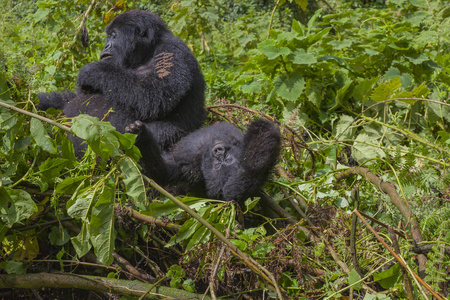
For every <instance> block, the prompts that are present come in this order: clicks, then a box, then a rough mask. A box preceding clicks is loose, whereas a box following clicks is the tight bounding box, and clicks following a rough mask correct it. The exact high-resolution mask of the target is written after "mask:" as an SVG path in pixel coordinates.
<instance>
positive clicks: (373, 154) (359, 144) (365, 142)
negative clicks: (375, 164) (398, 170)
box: [352, 133, 385, 164]
mask: <svg viewBox="0 0 450 300" xmlns="http://www.w3.org/2000/svg"><path fill="white" fill-rule="evenodd" d="M375 142H376V140H375V139H374V138H373V137H369V135H367V134H366V133H361V134H359V135H358V136H357V137H356V139H355V143H354V144H353V147H352V156H353V158H355V159H356V161H357V162H358V163H360V164H362V163H364V162H365V161H367V160H369V159H373V158H380V157H385V153H384V152H383V151H382V150H381V149H380V147H377V146H376V145H375V144H374V143H375Z"/></svg>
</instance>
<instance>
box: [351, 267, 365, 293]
mask: <svg viewBox="0 0 450 300" xmlns="http://www.w3.org/2000/svg"><path fill="white" fill-rule="evenodd" d="M360 280H361V276H360V275H359V274H358V272H356V270H355V269H352V270H351V271H350V273H349V274H348V284H349V285H352V287H353V289H355V290H357V291H359V290H360V289H361V288H362V282H359V283H357V284H355V285H353V284H354V283H356V282H358V281H360Z"/></svg>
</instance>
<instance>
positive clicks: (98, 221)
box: [89, 182, 116, 265]
mask: <svg viewBox="0 0 450 300" xmlns="http://www.w3.org/2000/svg"><path fill="white" fill-rule="evenodd" d="M114 190H115V189H114V184H113V183H112V182H108V183H107V184H105V185H104V186H103V189H102V191H101V194H100V197H99V198H98V200H97V203H96V204H95V206H94V208H93V209H92V215H91V222H90V224H89V232H90V235H91V243H92V245H93V246H94V252H95V255H96V256H97V258H98V259H99V260H100V262H101V263H102V264H104V265H110V264H111V263H112V262H113V257H112V253H113V252H114V242H115V240H116V231H115V230H114Z"/></svg>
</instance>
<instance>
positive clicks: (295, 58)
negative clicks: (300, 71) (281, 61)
mask: <svg viewBox="0 0 450 300" xmlns="http://www.w3.org/2000/svg"><path fill="white" fill-rule="evenodd" d="M289 59H290V60H291V61H292V62H293V63H295V64H298V65H312V64H315V63H316V62H317V59H316V58H315V56H314V55H312V54H309V53H306V51H305V50H303V49H301V48H300V49H297V50H295V51H294V53H292V54H291V55H290V56H289Z"/></svg>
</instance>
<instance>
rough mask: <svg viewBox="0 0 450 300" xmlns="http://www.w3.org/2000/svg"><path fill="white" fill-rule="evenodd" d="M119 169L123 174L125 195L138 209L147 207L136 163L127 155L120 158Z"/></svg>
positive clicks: (142, 181)
mask: <svg viewBox="0 0 450 300" xmlns="http://www.w3.org/2000/svg"><path fill="white" fill-rule="evenodd" d="M119 166H120V170H121V171H122V173H123V175H124V179H123V182H124V183H125V188H126V190H127V195H128V196H129V197H130V199H131V200H132V201H133V203H134V204H135V205H136V206H137V207H139V208H140V209H147V207H148V199H147V195H146V193H145V185H144V179H143V178H142V175H141V172H140V171H139V168H138V166H137V165H136V163H135V162H134V161H133V160H132V159H131V158H129V157H124V158H122V159H121V160H120V164H119Z"/></svg>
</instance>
